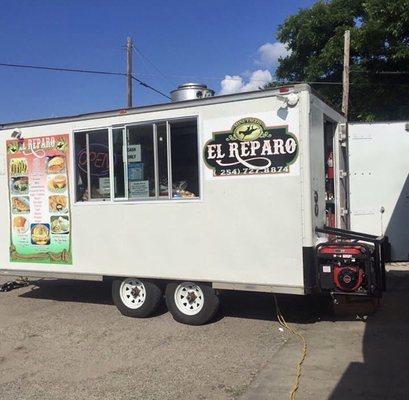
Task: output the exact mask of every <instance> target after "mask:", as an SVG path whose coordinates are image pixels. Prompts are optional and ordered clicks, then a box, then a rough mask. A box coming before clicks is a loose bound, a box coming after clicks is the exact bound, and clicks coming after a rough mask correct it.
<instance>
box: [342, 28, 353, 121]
mask: <svg viewBox="0 0 409 400" xmlns="http://www.w3.org/2000/svg"><path fill="white" fill-rule="evenodd" d="M350 43H351V32H350V31H349V30H347V31H345V34H344V70H343V74H342V112H343V113H344V115H345V118H346V119H347V120H348V101H349V49H350Z"/></svg>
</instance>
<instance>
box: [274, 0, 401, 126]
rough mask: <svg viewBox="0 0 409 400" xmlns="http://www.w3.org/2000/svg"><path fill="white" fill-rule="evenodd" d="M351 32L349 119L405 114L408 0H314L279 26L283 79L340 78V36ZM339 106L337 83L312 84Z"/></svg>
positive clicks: (280, 78) (280, 74) (340, 93)
mask: <svg viewBox="0 0 409 400" xmlns="http://www.w3.org/2000/svg"><path fill="white" fill-rule="evenodd" d="M347 29H349V30H350V31H351V74H350V83H351V86H350V105H349V119H350V120H361V121H373V120H393V119H398V120H399V119H400V120H402V119H408V118H409V72H408V71H409V0H332V1H318V2H317V3H315V4H314V5H313V6H312V7H311V8H309V9H302V10H300V11H299V12H298V13H297V14H296V15H293V16H290V17H288V18H287V19H286V20H285V22H284V23H283V24H282V25H280V26H279V29H278V34H277V38H278V39H279V40H280V41H281V42H282V43H285V44H286V45H287V46H288V49H289V50H291V53H290V54H289V55H288V56H287V57H284V58H281V59H280V60H279V66H278V69H277V72H276V75H277V78H278V81H277V82H273V83H271V84H270V86H275V85H278V84H282V83H283V82H284V83H285V82H293V81H303V82H328V83H329V82H342V69H343V47H344V45H343V41H344V39H343V36H344V32H345V30H347ZM311 86H313V88H314V89H315V90H316V91H317V92H318V93H319V94H320V95H321V96H323V97H324V98H326V99H327V100H328V101H330V102H331V103H332V104H333V105H334V106H336V107H338V108H341V103H342V86H340V85H334V84H312V85H311Z"/></svg>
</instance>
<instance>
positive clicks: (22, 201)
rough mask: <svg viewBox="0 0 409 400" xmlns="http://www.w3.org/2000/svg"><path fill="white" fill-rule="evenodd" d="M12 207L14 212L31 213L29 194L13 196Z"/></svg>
mask: <svg viewBox="0 0 409 400" xmlns="http://www.w3.org/2000/svg"><path fill="white" fill-rule="evenodd" d="M11 208H12V211H13V213H16V214H19V213H29V212H30V200H29V197H28V196H16V197H12V198H11Z"/></svg>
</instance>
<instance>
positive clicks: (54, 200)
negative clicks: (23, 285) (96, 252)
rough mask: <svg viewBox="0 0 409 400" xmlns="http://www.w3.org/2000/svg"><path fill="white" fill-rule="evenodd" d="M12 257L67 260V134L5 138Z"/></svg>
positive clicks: (69, 258) (28, 260)
mask: <svg viewBox="0 0 409 400" xmlns="http://www.w3.org/2000/svg"><path fill="white" fill-rule="evenodd" d="M6 145H7V169H8V182H9V198H10V232H11V245H10V260H11V261H13V262H23V263H24V262H25V263H51V264H71V263H72V254H71V214H70V199H69V184H68V183H69V182H68V170H67V168H68V165H69V135H52V136H43V137H36V138H29V139H18V140H17V139H15V140H8V141H7V142H6Z"/></svg>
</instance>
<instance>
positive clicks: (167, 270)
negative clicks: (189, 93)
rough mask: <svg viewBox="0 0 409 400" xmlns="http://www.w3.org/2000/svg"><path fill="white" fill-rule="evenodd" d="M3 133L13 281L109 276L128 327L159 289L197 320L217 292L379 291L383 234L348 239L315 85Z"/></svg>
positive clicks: (3, 206) (331, 120) (339, 142)
mask: <svg viewBox="0 0 409 400" xmlns="http://www.w3.org/2000/svg"><path fill="white" fill-rule="evenodd" d="M0 128H1V131H0V132H1V136H0V149H1V152H0V193H1V198H0V201H1V203H0V218H1V221H3V223H2V224H1V228H0V272H1V273H2V274H4V275H13V276H29V277H57V278H58V277H59V278H69V279H87V280H109V281H112V292H113V299H114V302H115V304H116V305H117V307H118V308H119V310H120V311H121V312H122V313H123V314H124V315H128V316H134V317H146V316H148V315H150V314H152V313H153V311H154V310H155V308H156V307H157V306H158V304H159V302H160V300H161V298H162V295H163V292H165V298H166V303H167V306H168V308H169V310H170V311H171V313H172V314H173V316H174V318H175V319H176V320H178V321H180V322H185V323H190V324H202V323H205V322H207V321H208V320H209V319H210V318H212V316H213V315H214V313H215V312H216V310H217V306H218V297H217V293H218V291H219V290H222V289H231V290H244V291H261V292H273V293H288V294H299V295H305V294H313V293H318V294H332V295H333V296H335V295H346V294H348V295H358V296H379V295H380V293H381V292H382V290H383V289H384V272H383V271H384V251H383V249H384V247H383V243H384V241H383V238H382V237H376V236H372V235H361V234H358V233H356V232H350V231H348V230H347V229H348V228H349V218H348V217H349V214H348V160H347V146H348V143H347V142H348V140H347V134H346V129H345V118H344V117H343V116H342V115H341V114H340V113H338V112H337V111H335V110H334V109H333V108H331V107H330V106H328V105H327V104H325V103H324V102H323V101H322V100H320V99H319V98H318V97H317V96H316V95H315V94H313V93H312V91H311V89H310V87H309V86H308V85H296V86H292V87H283V88H277V89H274V90H268V91H257V92H250V93H241V94H233V95H227V96H217V97H208V98H201V99H194V100H188V101H179V102H172V103H169V104H160V105H154V106H147V107H139V108H131V109H125V110H115V111H108V112H98V113H93V114H84V115H79V116H73V117H63V118H53V119H44V120H38V121H27V122H18V123H11V124H6V125H2V126H0ZM326 241H329V242H326ZM325 242H326V243H325Z"/></svg>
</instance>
